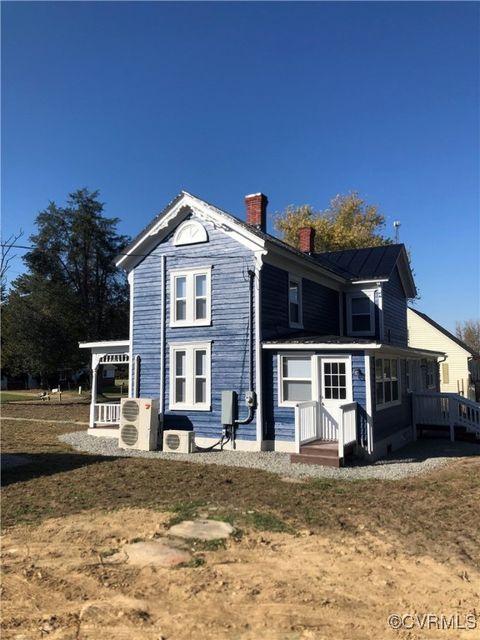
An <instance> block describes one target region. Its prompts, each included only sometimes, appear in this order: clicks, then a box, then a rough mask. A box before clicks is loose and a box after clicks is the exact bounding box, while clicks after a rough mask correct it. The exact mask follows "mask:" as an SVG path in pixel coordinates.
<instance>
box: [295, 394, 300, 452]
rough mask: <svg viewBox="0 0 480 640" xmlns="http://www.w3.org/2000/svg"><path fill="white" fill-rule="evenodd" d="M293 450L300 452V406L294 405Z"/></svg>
mask: <svg viewBox="0 0 480 640" xmlns="http://www.w3.org/2000/svg"><path fill="white" fill-rule="evenodd" d="M295 451H296V452H297V453H300V406H299V405H298V404H297V405H295Z"/></svg>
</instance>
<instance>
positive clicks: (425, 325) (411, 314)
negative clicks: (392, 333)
mask: <svg viewBox="0 0 480 640" xmlns="http://www.w3.org/2000/svg"><path fill="white" fill-rule="evenodd" d="M407 318H408V344H409V346H410V347H413V348H424V349H433V350H435V351H443V352H444V353H445V355H446V357H445V358H441V359H440V390H441V391H442V392H445V393H458V394H460V395H462V396H464V397H465V398H469V399H470V400H476V401H479V400H480V354H478V353H475V351H474V350H473V349H471V348H470V347H469V346H468V345H466V344H465V343H464V342H462V340H460V339H459V338H457V337H456V336H454V335H453V334H452V333H450V332H449V331H447V329H445V328H444V327H442V326H441V325H439V324H438V323H437V322H435V320H432V318H430V317H429V316H427V315H426V314H425V313H422V312H421V311H418V310H417V309H412V308H410V307H409V308H408V313H407Z"/></svg>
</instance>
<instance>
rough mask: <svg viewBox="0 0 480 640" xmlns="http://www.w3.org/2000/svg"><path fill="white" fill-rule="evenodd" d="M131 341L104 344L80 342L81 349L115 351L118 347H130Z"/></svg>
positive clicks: (104, 341)
mask: <svg viewBox="0 0 480 640" xmlns="http://www.w3.org/2000/svg"><path fill="white" fill-rule="evenodd" d="M129 345H130V340H103V341H102V342H79V343H78V346H79V348H80V349H110V348H112V349H115V348H116V347H118V348H120V349H121V348H122V347H128V346H129Z"/></svg>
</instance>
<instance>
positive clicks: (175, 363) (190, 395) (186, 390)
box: [170, 342, 211, 411]
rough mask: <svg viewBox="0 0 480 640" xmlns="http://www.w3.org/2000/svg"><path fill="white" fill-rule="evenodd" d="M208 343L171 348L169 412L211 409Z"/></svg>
mask: <svg viewBox="0 0 480 640" xmlns="http://www.w3.org/2000/svg"><path fill="white" fill-rule="evenodd" d="M210 352H211V343H210V342H204V343H174V344H171V345H170V409H184V410H185V409H192V410H195V411H209V410H210V408H211V406H210V405H211V401H210V397H211V390H210V387H211V384H210V378H211V364H210V361H211V358H210Z"/></svg>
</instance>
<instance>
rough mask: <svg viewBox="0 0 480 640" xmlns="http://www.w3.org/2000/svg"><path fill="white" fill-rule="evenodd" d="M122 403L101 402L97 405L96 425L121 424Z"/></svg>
mask: <svg viewBox="0 0 480 640" xmlns="http://www.w3.org/2000/svg"><path fill="white" fill-rule="evenodd" d="M119 422H120V404H119V403H109V402H101V403H98V404H96V405H95V413H94V425H97V424H119Z"/></svg>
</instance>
